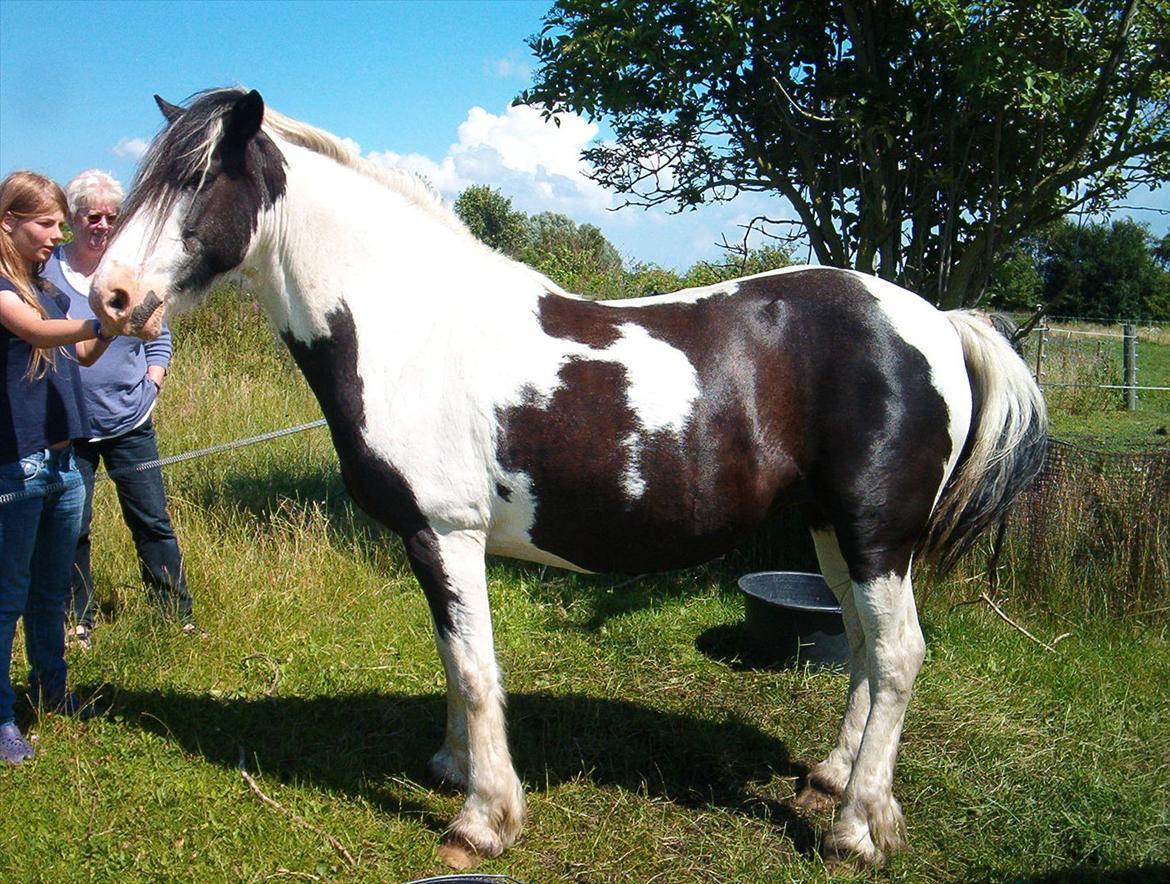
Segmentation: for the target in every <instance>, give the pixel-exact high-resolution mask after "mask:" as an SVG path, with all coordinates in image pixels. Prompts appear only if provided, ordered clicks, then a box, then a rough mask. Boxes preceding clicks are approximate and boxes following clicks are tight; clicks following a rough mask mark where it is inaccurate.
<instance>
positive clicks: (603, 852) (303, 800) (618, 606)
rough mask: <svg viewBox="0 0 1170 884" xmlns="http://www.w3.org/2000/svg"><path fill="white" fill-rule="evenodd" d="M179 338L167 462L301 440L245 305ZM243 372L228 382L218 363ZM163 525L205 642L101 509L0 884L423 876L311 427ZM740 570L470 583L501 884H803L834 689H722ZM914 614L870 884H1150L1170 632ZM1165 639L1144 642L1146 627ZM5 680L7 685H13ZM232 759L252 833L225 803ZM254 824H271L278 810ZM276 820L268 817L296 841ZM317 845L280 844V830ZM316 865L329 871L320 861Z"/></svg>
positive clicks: (788, 672) (430, 798)
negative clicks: (511, 882)
mask: <svg viewBox="0 0 1170 884" xmlns="http://www.w3.org/2000/svg"><path fill="white" fill-rule="evenodd" d="M213 308H214V309H215V310H218V311H220V312H221V313H222V314H225V316H224V318H222V319H218V320H217V319H214V318H212V317H211V316H208V315H202V316H200V315H196V316H193V317H190V318H187V319H185V320H181V321H180V322H178V323H176V326H175V334H176V359H175V362H174V364H173V366H172V375H171V380H170V383H169V384H168V387H167V389H166V391H165V393H164V399H163V401H162V402H161V404H160V406H159V411H158V427H159V435H160V440H161V444H162V445H163V448H164V449H165V450H164V454H168V453H176V452H181V451H187V450H191V449H194V448H198V447H202V446H204V445H208V444H212V443H216V442H221V441H225V440H229V439H235V438H240V437H243V436H248V435H253V434H258V433H262V432H264V431H267V430H271V429H274V428H277V427H283V426H288V425H291V424H296V423H301V422H305V421H310V420H312V419H314V418H316V417H318V416H319V412H318V410H317V408H316V406H315V404H314V403H313V401H312V399H311V397H310V396H309V394H308V392H307V390H306V388H305V385H304V384H303V382H302V381H301V380H300V378H299V376H298V375H297V374H296V373H295V371H294V370H293V369H292V367H291V363H290V362H289V360H288V359H287V357H285V356H284V354H283V353H282V352H281V351H280V350H278V349H277V348H276V347H275V346H274V345H273V344H272V342H271V340H270V338H269V336H268V334H267V332H266V331H265V330H264V329H263V328H262V324H261V323H260V322H259V321H258V320H257V318H256V317H255V316H254V315H253V312H252V310H251V307H250V305H249V304H248V303H247V302H243V303H239V304H236V303H235V302H231V301H227V300H225V299H224V298H218V299H216V300H215V301H214V302H213ZM245 354H246V355H245ZM167 481H168V488H169V491H170V495H171V501H172V512H173V515H174V518H175V522H176V526H177V529H178V531H179V534H180V538H181V541H182V544H183V548H184V551H185V554H186V557H187V566H188V571H189V574H190V582H191V586H192V591H193V594H194V595H195V599H196V606H197V615H198V617H199V618H200V622H201V623H202V624H203V626H204V627H205V628H206V629H207V630H208V632H209V637H208V638H207V639H206V640H199V639H192V638H187V637H183V636H181V635H180V634H179V633H178V630H177V629H176V628H175V627H174V626H173V625H170V624H167V623H164V622H161V621H159V620H158V619H156V618H155V617H154V616H153V615H152V613H151V612H150V611H149V610H148V609H147V607H146V605H145V603H144V599H143V592H142V590H141V587H140V586H138V585H137V582H136V576H135V575H136V571H137V569H136V566H135V563H134V557H133V550H132V547H131V546H130V543H129V540H128V538H127V537H126V535H125V531H124V529H123V528H122V526H121V524H120V520H119V517H118V515H117V513H116V502H115V500H114V497H113V494H112V489H111V488H110V487H108V486H99V494H98V499H97V516H96V519H97V522H96V524H95V532H94V534H95V578H96V582H97V586H98V593H99V596H100V598H101V601H102V604H103V608H102V614H101V620H100V621H99V625H98V629H97V641H96V644H95V647H94V649H93V650H92V651H91V652H89V653H87V654H82V653H80V652H70V654H71V656H70V662H71V666H72V679H73V681H74V683H75V684H76V685H78V686H79V687H81V689H82V690H83V691H84V692H85V693H87V694H93V693H97V694H100V695H101V696H102V697H103V698H104V699H105V701H107V702H108V703H110V704H111V709H110V711H109V712H108V714H106V715H105V716H103V717H101V718H98V719H96V720H93V721H91V722H87V723H80V722H77V721H73V720H68V719H61V718H57V717H47V718H44V719H41V720H40V721H39V722H36V723H34V724H33V726H32V732H33V734H34V735H35V737H36V740H37V747H38V756H37V758H36V759H35V760H34V761H33V762H31V763H27V764H26V765H24V766H23V767H21V768H8V769H3V770H0V881H26V880H31V881H53V882H57V881H115V880H116V881H160V880H205V881H220V880H224V881H227V880H230V881H257V882H259V881H309V880H322V881H377V882H398V881H410V880H413V879H416V878H420V877H423V876H425V875H432V874H438V873H440V872H442V869H441V867H440V866H439V864H438V862H437V857H436V847H437V845H438V842H439V837H440V834H441V832H442V828H443V826H444V825H445V823H446V822H447V821H448V820H449V819H450V818H451V817H452V816H453V814H454V813H455V812H456V810H457V808H458V806H459V799H458V798H457V797H456V796H453V795H450V794H446V793H443V792H440V791H436V790H434V789H432V788H431V787H430V785H429V784H428V783H427V781H426V777H425V774H424V764H425V761H426V759H427V758H428V757H429V755H430V754H431V752H433V751H434V750H435V749H436V748H437V747H438V745H439V743H440V741H441V739H442V735H443V721H444V715H445V699H444V685H443V680H442V675H441V669H440V666H439V664H438V660H437V657H436V655H435V651H434V647H433V642H432V636H431V626H430V620H429V616H428V612H427V606H426V604H425V602H424V600H423V597H422V593H421V591H420V590H419V589H418V588H417V585H416V584H415V582H414V580H413V578H412V577H410V575H409V572H408V569H407V567H406V564H405V560H404V557H403V555H402V551H401V546H400V544H399V542H398V541H397V540H396V539H394V538H391V537H389V536H387V535H385V534H384V533H383V532H381V531H380V530H379V529H378V528H377V527H376V526H374V525H372V524H371V523H370V522H369V521H368V520H366V519H365V518H364V517H362V516H361V515H360V514H358V513H356V512H355V511H354V509H353V508H352V506H351V505H350V503H349V502H348V499H347V498H346V497H345V495H344V493H343V491H342V489H341V485H340V479H339V477H338V474H337V468H336V464H335V460H334V456H333V454H332V450H331V448H330V446H329V442H328V436H327V433H326V432H325V431H324V430H320V429H318V430H310V431H306V432H304V433H300V434H298V435H296V436H292V437H287V438H284V439H280V440H276V441H273V442H269V443H266V444H264V445H261V446H254V447H248V448H242V449H239V450H238V451H234V452H231V453H228V454H223V455H217V456H215V457H209V458H205V459H201V460H196V461H191V462H188V463H184V464H179V465H175V466H174V467H170V468H168V470H167ZM759 554H760V553H759V548H757V549H756V551H755V552H748V553H744V554H739V555H736V556H733V557H731V558H729V559H726V560H724V561H722V562H718V563H716V564H713V565H710V566H707V567H704V568H699V569H693V570H689V571H684V572H679V573H677V574H672V575H666V576H660V577H653V578H645V579H642V580H638V581H635V582H633V583H628V582H627V581H626V580H624V579H613V578H607V577H581V576H575V575H568V574H564V573H560V572H555V571H552V570H549V571H547V572H545V571H543V570H542V569H540V568H537V567H532V566H528V565H524V564H518V563H512V562H506V561H503V560H493V561H492V562H491V565H490V573H489V580H490V589H491V593H492V596H493V611H494V617H495V623H496V634H497V647H498V653H499V657H500V660H501V663H502V666H503V668H504V670H505V675H506V682H507V686H508V688H509V691H510V699H509V721H510V726H511V741H512V746H513V752H514V756H515V759H516V763H517V768H518V770H519V772H520V775H521V777H522V779H523V781H524V783H525V787H526V790H527V793H528V798H529V821H528V825H527V828H526V831H525V834H524V836H523V837H522V839H521V841H520V842H519V843H518V844H517V845H516V846H515V847H514V848H513V849H512V850H511V851H509V852H508V853H507V854H506V855H505V856H504V857H502V858H500V859H497V860H492V861H489V862H487V863H485V865H484V866H483V868H482V871H484V872H488V873H498V874H508V875H512V876H514V877H516V878H518V879H520V880H521V881H525V882H559V881H574V882H609V881H613V882H618V881H623V882H624V881H634V882H650V881H663V882H666V881H704V882H707V881H728V882H733V881H735V882H738V881H749V882H757V881H758V882H764V881H769V882H770V881H821V880H829V879H831V878H834V877H837V878H841V877H843V878H845V879H848V878H849V877H850V876H849V875H848V874H842V873H837V875H836V876H834V875H831V874H830V873H829V872H828V871H827V870H826V869H825V868H824V867H823V865H822V863H821V861H820V859H819V856H818V854H817V851H816V848H817V844H818V832H819V831H820V829H821V827H823V825H824V824H825V823H826V821H827V820H828V816H827V815H824V814H822V815H819V816H815V817H811V818H806V817H802V816H800V815H798V814H795V813H794V812H792V811H791V810H790V809H789V808H788V807H787V805H786V804H785V802H786V799H788V798H789V797H790V796H791V795H792V794H793V789H794V784H795V782H796V778H797V777H798V776H799V774H800V772H801V770H802V769H803V768H802V763H803V762H805V761H810V760H816V759H817V758H819V757H821V756H823V755H824V754H825V753H826V751H827V750H828V748H829V747H830V745H831V743H832V741H833V738H834V736H835V731H836V727H837V723H838V720H839V715H840V713H841V711H842V708H843V702H844V691H845V678H844V677H843V676H841V675H838V674H833V673H825V672H816V671H810V670H794V669H782V668H759V667H753V666H751V665H749V664H748V663H746V662H744V660H745V655H744V654H743V652H744V649H745V645H744V639H743V635H742V619H743V607H742V602H741V600H740V598H739V597H738V594H737V593H736V592H735V590H734V583H735V578H736V576H737V575H738V574H740V573H743V572H745V571H748V570H758V569H760V568H764V567H768V568H771V567H783V566H784V564H785V563H783V562H771V561H768V562H762V561H759V560H758V556H759ZM959 580H961V575H960V577H959V578H956V579H955V580H952V581H951V582H949V583H946V584H932V583H930V582H929V581H926V580H924V581H923V582H922V583H920V586H919V595H920V597H921V598H922V599H924V601H923V603H922V621H923V627H924V630H925V633H926V636H927V642H928V657H927V661H926V664H925V666H924V668H923V671H922V674H921V676H920V678H919V681H918V683H917V685H916V688H915V698H914V700H913V701H912V704H911V707H910V712H909V714H908V717H907V723H906V728H905V733H904V737H903V743H902V752H901V756H900V761H899V767H898V774H897V779H896V785H895V792H896V794H897V795H898V796H899V798H900V799H901V801H902V802H903V806H904V808H905V811H906V814H907V820H908V823H909V827H910V839H911V844H910V848H909V849H908V850H907V851H906V852H905V853H903V854H901V855H899V856H898V857H897V858H896V859H895V860H894V862H893V863H892V864H891V866H890V867H889V868H888V869H887V870H885V871H883V872H880V873H875V874H869V875H863V876H860V877H862V878H864V879H866V880H870V879H876V880H891V881H914V882H932V881H1066V880H1067V881H1097V880H1108V881H1128V880H1132V881H1147V880H1153V879H1154V878H1155V877H1157V876H1161V877H1162V878H1163V879H1164V878H1165V877H1166V876H1167V875H1168V874H1170V799H1168V798H1167V795H1168V794H1170V728H1167V727H1166V722H1167V721H1170V692H1168V691H1167V690H1166V685H1167V684H1170V628H1168V627H1167V626H1165V625H1159V623H1158V622H1150V621H1146V620H1140V619H1133V618H1127V619H1085V618H1079V617H1076V616H1073V615H1072V614H1071V613H1070V612H1068V611H1063V612H1061V611H1053V612H1048V613H1044V614H1041V613H1039V612H1038V611H1037V610H1034V609H1017V608H1014V607H1011V605H1010V603H1008V609H1007V610H1008V613H1009V614H1011V615H1012V616H1013V618H1014V619H1016V620H1017V622H1019V623H1020V625H1023V626H1025V627H1026V628H1027V629H1029V630H1030V631H1031V632H1032V633H1033V634H1035V635H1036V636H1037V637H1038V638H1041V639H1043V640H1044V641H1046V642H1048V643H1050V644H1052V643H1055V649H1056V650H1055V652H1050V651H1048V650H1045V649H1044V648H1042V647H1041V646H1040V645H1039V644H1037V643H1035V642H1034V641H1032V640H1030V639H1029V638H1027V637H1025V636H1024V635H1023V634H1022V633H1021V632H1019V631H1017V630H1016V629H1014V628H1013V627H1011V626H1009V625H1008V624H1006V623H1004V622H1003V621H1002V620H1000V619H998V618H997V617H996V616H995V615H994V614H993V613H992V612H991V611H990V610H989V609H988V608H987V607H986V606H985V605H982V604H977V605H959V604H956V602H958V601H960V600H962V599H964V598H975V597H977V596H978V595H979V592H980V589H981V586H982V584H981V583H980V582H979V581H976V580H972V581H971V582H970V583H969V584H964V583H961V582H958V581H959ZM1163 623H1164V622H1163ZM14 675H15V680H16V682H17V684H18V685H23V684H24V663H23V661H22V660H20V659H19V655H18V659H17V661H16V662H15V665H14ZM241 759H242V761H243V764H244V766H245V767H246V770H247V772H248V773H249V774H250V775H251V776H252V777H253V778H254V780H255V783H256V785H257V787H258V788H259V789H260V790H261V791H262V792H263V793H264V794H266V795H267V796H268V797H269V798H271V800H272V801H274V802H276V803H277V804H278V805H279V806H280V807H279V808H278V807H276V806H273V805H272V804H269V803H266V802H265V801H264V800H262V799H261V797H260V796H259V795H258V794H256V792H254V791H253V790H252V789H251V788H250V787H249V785H248V783H247V782H246V781H245V779H244V777H243V775H242V773H241V770H240V766H241ZM280 808H283V809H284V811H287V813H286V812H284V811H282V810H281V809H280ZM288 814H295V815H296V816H297V817H298V818H299V820H300V821H298V820H297V819H293V818H292V817H291V816H289V815H288ZM301 821H303V823H304V824H308V825H311V826H312V827H314V828H308V827H307V826H306V825H304V824H302V822H301ZM327 836H332V837H333V838H334V839H336V841H337V842H338V844H339V845H340V847H342V848H344V850H345V851H346V852H347V853H348V854H349V856H350V857H352V859H353V861H354V863H353V864H352V865H351V864H350V862H349V860H348V859H347V858H346V857H345V856H344V855H343V854H342V853H341V852H340V851H339V850H338V849H336V848H335V847H334V846H331V843H330V842H329V840H328V839H327Z"/></svg>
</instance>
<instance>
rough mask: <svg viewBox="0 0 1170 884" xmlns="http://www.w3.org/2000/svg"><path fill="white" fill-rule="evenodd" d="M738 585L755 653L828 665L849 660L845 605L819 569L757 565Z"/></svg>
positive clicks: (770, 658)
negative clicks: (812, 571) (771, 568)
mask: <svg viewBox="0 0 1170 884" xmlns="http://www.w3.org/2000/svg"><path fill="white" fill-rule="evenodd" d="M739 588H740V590H741V591H742V592H743V594H744V600H745V608H746V615H747V616H746V618H745V622H744V626H745V631H746V633H747V638H748V641H749V642H750V643H751V644H752V649H753V651H754V656H755V657H756V658H757V659H766V660H768V661H770V662H776V663H783V664H796V665H800V664H803V663H808V664H810V665H812V666H815V667H817V668H828V669H837V668H842V667H844V666H845V665H846V664H847V663H848V662H849V640H848V639H847V638H846V637H845V623H844V621H843V620H842V619H841V606H840V605H839V604H837V599H836V597H835V596H834V595H833V591H832V590H831V589H829V585H828V584H827V583H825V580H824V578H823V577H821V575H820V574H807V573H804V572H802V571H759V572H756V573H754V574H745V575H743V576H742V577H740V578H739Z"/></svg>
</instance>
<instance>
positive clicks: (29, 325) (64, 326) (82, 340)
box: [0, 291, 109, 365]
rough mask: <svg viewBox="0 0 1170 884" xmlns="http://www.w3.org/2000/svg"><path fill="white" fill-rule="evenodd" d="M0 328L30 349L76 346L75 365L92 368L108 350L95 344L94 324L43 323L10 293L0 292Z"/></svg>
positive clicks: (72, 321)
mask: <svg viewBox="0 0 1170 884" xmlns="http://www.w3.org/2000/svg"><path fill="white" fill-rule="evenodd" d="M0 324H2V325H3V326H4V327H5V328H6V329H8V330H9V331H10V332H12V333H13V334H14V335H16V336H17V337H18V338H21V339H22V340H24V341H25V342H26V343H27V344H29V346H32V347H38V348H41V349H48V348H50V347H63V346H67V345H69V344H76V345H77V346H76V348H75V349H76V350H77V361H78V362H80V363H81V364H82V365H93V363H94V362H95V361H97V358H98V357H99V356H101V355H102V354H103V353H105V352H106V347H108V346H109V341H102V340H98V338H97V330H96V329H95V328H94V323H93V320H90V319H43V318H42V317H41V314H40V313H38V312H37V311H36V310H34V309H33V308H32V307H30V306H29V305H28V304H26V303H25V302H24V300H23V299H22V298H21V297H20V295H18V294H17V293H16V292H12V291H0Z"/></svg>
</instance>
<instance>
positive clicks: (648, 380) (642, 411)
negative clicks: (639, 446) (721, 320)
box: [602, 323, 699, 433]
mask: <svg viewBox="0 0 1170 884" xmlns="http://www.w3.org/2000/svg"><path fill="white" fill-rule="evenodd" d="M621 333H622V336H621V338H619V339H618V340H617V341H616V342H614V343H613V344H610V345H609V346H608V347H606V348H605V350H604V351H602V352H603V353H604V354H605V356H608V357H610V358H613V359H614V360H616V361H617V362H619V363H621V364H622V365H624V366H625V368H626V377H627V378H628V382H629V388H628V390H627V392H626V396H627V399H628V401H629V403H630V408H631V409H632V410H633V412H634V413H635V414H636V415H637V417H638V423H639V424H640V425H641V427H642V429H644V430H647V431H651V432H656V431H662V430H669V431H671V432H673V433H680V432H682V429H683V427H684V426H685V425H686V422H687V419H688V418H689V417H690V415H691V412H692V411H693V409H694V403H695V401H696V400H697V399H698V398H699V375H698V372H696V371H695V367H694V366H693V365H692V364H691V361H690V360H689V359H688V358H687V356H686V354H685V353H683V352H682V351H681V350H679V349H677V348H675V347H672V346H671V345H670V344H668V343H666V342H665V341H660V340H659V339H657V338H655V337H652V336H651V335H650V333H649V332H647V331H646V329H644V328H642V327H641V326H640V325H635V324H633V323H626V324H625V325H622V326H621Z"/></svg>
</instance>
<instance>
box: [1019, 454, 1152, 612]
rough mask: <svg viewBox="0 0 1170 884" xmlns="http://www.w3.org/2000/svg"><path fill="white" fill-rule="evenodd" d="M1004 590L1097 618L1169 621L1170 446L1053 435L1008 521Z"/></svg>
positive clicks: (1043, 604)
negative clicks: (1112, 447) (1107, 445)
mask: <svg viewBox="0 0 1170 884" xmlns="http://www.w3.org/2000/svg"><path fill="white" fill-rule="evenodd" d="M998 566H999V568H998V576H999V585H1000V587H1001V588H1002V589H1001V591H1003V592H1007V593H1010V594H1011V595H1013V596H1014V597H1015V598H1017V599H1018V600H1020V601H1023V602H1026V603H1031V604H1036V605H1039V606H1041V607H1046V608H1051V609H1053V610H1061V611H1064V612H1066V613H1068V612H1081V613H1083V614H1085V615H1093V616H1139V615H1140V616H1147V615H1149V616H1157V617H1158V619H1170V447H1168V448H1166V449H1164V450H1158V451H1146V452H1140V453H1118V452H1109V451H1099V450H1094V449H1090V448H1085V447H1082V446H1078V445H1073V444H1069V443H1067V442H1061V441H1058V440H1050V445H1049V449H1048V454H1047V457H1046V461H1045V464H1044V468H1043V470H1042V471H1041V473H1040V475H1039V476H1038V478H1037V480H1036V482H1035V483H1034V484H1033V485H1032V486H1031V487H1030V488H1029V489H1028V490H1027V491H1026V492H1025V493H1024V495H1023V496H1022V497H1021V498H1020V500H1019V501H1018V503H1017V505H1016V507H1015V508H1014V510H1013V511H1012V513H1011V515H1010V516H1009V518H1008V522H1007V526H1006V531H1005V536H1004V542H1003V548H1002V552H1001V555H1000V558H999V562H998Z"/></svg>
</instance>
